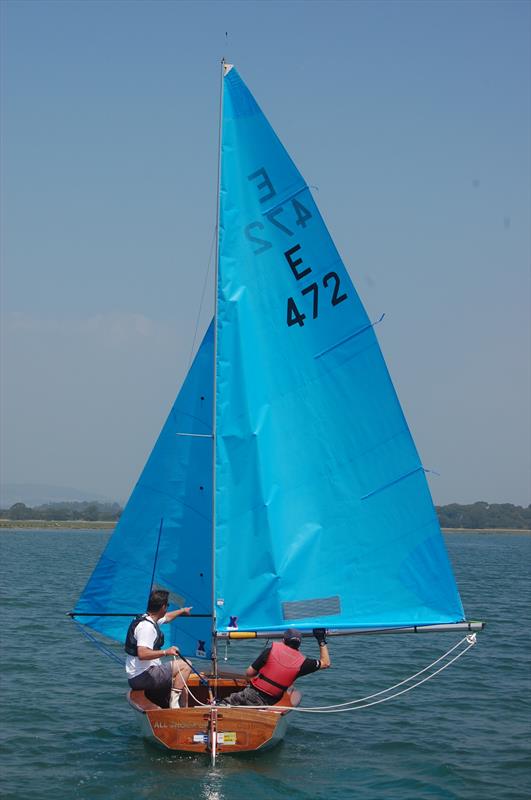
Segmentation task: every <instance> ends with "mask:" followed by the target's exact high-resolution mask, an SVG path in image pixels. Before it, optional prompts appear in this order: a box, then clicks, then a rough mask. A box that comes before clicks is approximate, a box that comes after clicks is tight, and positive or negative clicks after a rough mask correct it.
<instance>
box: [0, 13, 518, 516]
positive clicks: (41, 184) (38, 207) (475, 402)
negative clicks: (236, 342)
mask: <svg viewBox="0 0 531 800" xmlns="http://www.w3.org/2000/svg"><path fill="white" fill-rule="evenodd" d="M0 7H1V15H2V65H1V67H2V69H1V103H2V108H1V111H2V123H1V156H2V174H1V187H0V188H1V234H2V251H1V265H2V336H1V346H2V351H1V370H2V376H1V377H2V389H1V392H2V394H1V407H0V408H1V441H2V447H1V480H2V481H3V482H5V483H31V484H46V485H57V486H68V487H75V488H79V489H80V490H83V491H84V492H89V493H90V492H93V493H95V494H98V495H100V496H105V497H109V498H110V499H117V500H119V501H124V500H125V499H126V498H127V496H128V495H129V493H130V491H131V489H132V488H133V486H134V484H135V482H136V480H137V478H138V476H139V474H140V471H141V469H142V467H143V464H144V462H145V460H146V458H147V456H148V455H149V452H150V450H151V448H152V446H153V444H154V442H155V439H156V437H157V435H158V432H159V430H160V428H161V426H162V424H163V422H164V419H165V417H166V415H167V413H168V411H169V409H170V407H171V405H172V403H173V401H174V399H175V396H176V394H177V392H178V389H179V386H180V384H181V382H182V380H183V378H184V376H185V375H186V372H187V368H188V365H189V363H190V358H191V354H192V353H193V351H194V348H195V347H197V344H198V339H200V337H201V335H202V333H203V332H204V330H205V329H206V327H207V325H208V321H209V319H210V317H211V314H212V310H213V300H212V298H213V286H212V276H213V265H212V257H211V256H212V241H213V236H214V231H215V216H216V204H217V194H216V192H217V188H216V184H217V175H216V170H217V137H218V115H219V72H220V66H219V65H220V60H221V58H222V57H223V56H224V57H225V58H226V59H227V60H228V61H229V62H231V63H234V64H236V66H237V67H238V70H239V72H240V74H241V75H242V77H243V79H244V80H245V81H246V83H247V84H248V86H249V88H250V89H251V91H252V92H253V94H254V95H255V97H256V99H257V101H258V103H259V104H260V106H261V108H262V110H263V111H264V113H265V114H266V115H267V116H268V118H269V121H270V122H271V124H272V126H273V128H274V129H275V130H276V132H277V134H278V135H279V137H280V138H281V140H282V142H283V143H284V145H285V146H286V148H287V150H288V152H289V153H290V155H291V156H292V158H293V160H294V161H295V163H296V165H297V166H298V168H299V169H300V171H301V172H302V174H303V175H304V177H305V179H306V181H307V183H308V184H309V185H310V186H312V187H313V191H314V196H315V199H316V201H317V203H318V205H319V207H320V209H321V212H322V214H323V216H324V218H325V221H326V222H327V225H328V227H329V230H330V232H331V234H332V237H333V238H334V241H335V243H336V245H337V247H338V249H339V252H340V254H341V256H342V258H343V260H344V262H345V264H346V266H347V268H348V270H349V272H350V275H351V277H352V279H353V281H354V284H355V285H356V288H357V289H358V292H359V294H360V296H361V298H362V300H363V302H364V304H365V307H366V309H367V312H368V314H369V317H370V318H371V319H378V318H379V317H380V316H381V314H382V313H384V312H385V314H386V316H385V320H384V322H383V323H382V324H381V325H378V327H377V329H376V333H377V336H378V338H379V341H380V344H381V347H382V351H383V353H384V357H385V359H386V361H387V364H388V367H389V370H390V373H391V376H392V378H393V382H394V384H395V387H396V389H397V392H398V395H399V398H400V401H401V403H402V406H403V409H404V412H405V415H406V418H407V420H408V423H409V426H410V428H411V431H412V433H413V436H414V439H415V442H416V444H417V448H418V450H419V453H420V455H421V458H422V461H423V463H424V466H425V467H426V468H428V469H431V470H434V471H435V472H436V473H438V475H431V476H430V488H431V491H432V495H433V498H434V501H435V503H437V504H445V503H450V502H458V503H471V502H475V501H478V500H486V501H488V502H493V503H494V502H511V503H516V504H520V505H527V504H528V503H529V502H531V497H530V494H531V491H530V487H531V468H530V455H531V433H530V416H531V412H530V407H531V402H530V401H531V398H530V362H531V353H530V341H531V336H530V310H531V309H530V305H531V291H530V212H531V202H530V179H531V167H530V145H529V143H530V141H531V123H530V117H531V109H530V103H531V101H530V97H531V92H530V88H531V87H530V72H531V71H530V64H531V60H530V31H531V24H530V23H531V19H530V17H531V4H530V3H528V2H523V1H520V0H518V1H517V2H512V1H511V0H504V1H503V2H496V0H492V1H491V2H481V0H478V1H477V2H437V0H431V2H420V0H419V2H400V0H392V1H391V2H386V1H385V0H382V2H378V1H377V0H376V2H348V0H343V2H334V1H333V0H331V1H330V2H319V0H314V2H275V0H273V1H272V2H230V0H224V2H208V1H205V2H172V1H171V0H164V2H159V1H158V0H150V1H149V2H144V1H143V0H138V2H129V0H118V2H116V1H115V0H104V1H103V2H100V1H99V0H92V1H85V2H83V0H81V1H79V2H68V1H67V0H65V1H63V2H48V1H47V0H39V2H36V1H35V0H33V1H31V2H27V0H16V2H13V1H12V0H3V2H2V3H1V4H0ZM196 330H197V335H195V332H196Z"/></svg>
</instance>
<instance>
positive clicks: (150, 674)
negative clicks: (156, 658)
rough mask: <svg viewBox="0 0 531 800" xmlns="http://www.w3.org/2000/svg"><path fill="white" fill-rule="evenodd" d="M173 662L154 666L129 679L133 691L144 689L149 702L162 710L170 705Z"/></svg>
mask: <svg viewBox="0 0 531 800" xmlns="http://www.w3.org/2000/svg"><path fill="white" fill-rule="evenodd" d="M172 677H173V674H172V665H171V661H167V662H165V663H164V664H153V666H151V667H149V669H146V670H144V672H141V673H140V675H136V676H135V677H134V678H129V686H130V687H131V689H142V690H143V691H144V692H145V695H146V697H147V699H148V700H151V702H152V703H156V704H157V705H158V706H161V707H162V708H168V707H169V705H170V691H171V686H172Z"/></svg>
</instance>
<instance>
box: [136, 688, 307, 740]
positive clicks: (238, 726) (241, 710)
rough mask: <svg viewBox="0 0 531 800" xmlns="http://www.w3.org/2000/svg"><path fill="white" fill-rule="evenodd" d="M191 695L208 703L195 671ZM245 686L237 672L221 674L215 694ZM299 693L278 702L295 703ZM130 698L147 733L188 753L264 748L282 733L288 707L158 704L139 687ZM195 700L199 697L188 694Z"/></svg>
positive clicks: (147, 737)
mask: <svg viewBox="0 0 531 800" xmlns="http://www.w3.org/2000/svg"><path fill="white" fill-rule="evenodd" d="M188 683H189V686H190V689H191V691H192V693H193V695H194V696H195V697H196V698H197V699H198V700H199V701H200V702H207V690H206V687H202V686H200V685H199V682H198V680H197V678H196V677H195V676H191V677H190V679H189V682H188ZM245 685H246V681H245V679H244V678H242V677H239V676H231V677H221V678H218V680H217V682H216V694H217V696H218V697H221V698H222V697H223V696H226V695H228V694H230V693H231V692H234V691H238V690H239V689H241V688H243V687H244V686H245ZM299 698H300V695H299V693H298V692H292V691H290V690H288V692H286V693H285V694H284V696H283V698H282V699H281V700H279V702H278V705H279V706H291V705H296V704H297V703H298V700H299ZM128 701H129V704H130V705H131V707H132V708H133V710H134V711H135V715H136V717H137V719H138V721H139V723H140V728H141V731H142V734H143V736H144V737H145V738H146V739H148V740H150V741H152V742H154V743H156V744H157V745H159V746H162V747H164V748H166V749H168V750H176V751H181V752H186V753H212V749H213V747H214V749H215V753H216V754H218V755H219V754H220V753H223V754H224V753H245V752H252V751H256V750H266V749H268V748H270V747H273V746H274V745H275V744H277V743H278V742H279V741H281V739H282V738H283V737H284V734H285V732H286V728H287V715H288V714H289V710H288V711H286V710H280V709H279V710H275V706H271V707H270V708H267V709H256V708H253V707H252V706H216V707H210V706H201V705H197V704H195V705H190V707H189V708H160V707H159V706H157V705H155V704H154V703H152V702H151V701H150V700H148V699H147V698H146V696H145V694H144V692H141V691H130V692H129V693H128ZM190 702H191V703H195V701H194V700H193V699H192V698H190Z"/></svg>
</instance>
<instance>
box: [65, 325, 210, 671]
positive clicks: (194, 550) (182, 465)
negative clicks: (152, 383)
mask: <svg viewBox="0 0 531 800" xmlns="http://www.w3.org/2000/svg"><path fill="white" fill-rule="evenodd" d="M213 361H214V326H213V325H210V328H209V330H208V331H207V333H206V335H205V338H204V340H203V342H202V344H201V347H200V348H199V351H198V353H197V355H196V357H195V360H194V363H193V364H192V367H191V369H190V372H189V373H188V376H187V378H186V380H185V382H184V384H183V386H182V388H181V391H180V392H179V395H178V397H177V400H176V401H175V404H174V406H173V408H172V410H171V412H170V414H169V416H168V419H167V420H166V423H165V425H164V427H163V429H162V431H161V433H160V436H159V438H158V440H157V442H156V444H155V447H154V449H153V452H152V453H151V455H150V457H149V459H148V461H147V463H146V466H145V467H144V470H143V472H142V475H141V476H140V479H139V481H138V483H137V485H136V487H135V489H134V490H133V493H132V495H131V497H130V499H129V502H128V503H127V505H126V507H125V509H124V511H123V514H122V516H121V519H120V522H119V523H118V525H117V527H116V530H115V532H114V534H113V535H112V537H111V539H110V540H109V543H108V545H107V547H106V549H105V551H104V553H103V555H102V556H101V558H100V560H99V562H98V564H97V566H96V569H95V570H94V572H93V574H92V576H91V578H90V580H89V582H88V584H87V586H86V587H85V590H84V591H83V594H82V595H81V597H80V599H79V602H78V604H77V606H76V608H75V611H74V613H75V614H79V613H83V614H87V613H88V614H94V616H91V617H83V616H82V617H76V619H77V621H78V622H80V623H83V624H85V625H89V626H90V627H91V628H93V629H94V630H96V631H99V632H100V633H103V634H105V635H106V636H108V637H110V638H111V639H115V640H117V641H120V642H123V641H125V634H126V631H127V627H128V625H129V623H130V621H131V618H132V616H133V615H134V614H139V613H143V612H144V611H145V610H146V607H147V600H148V596H149V592H150V589H151V586H152V585H153V587H154V588H164V589H169V590H170V592H171V594H170V609H172V608H174V607H175V606H176V605H177V606H181V605H186V606H193V609H192V614H194V615H204V616H203V617H196V616H193V617H177V619H176V620H174V622H172V623H171V624H170V625H166V626H164V632H165V636H166V643H167V644H175V645H177V646H178V647H179V648H180V650H181V652H182V653H183V654H184V655H187V656H199V657H205V658H206V657H209V656H210V653H211V627H212V619H211V614H212V435H211V434H212V402H213V397H212V395H213ZM189 434H195V435H189ZM106 614H117V615H118V614H129V615H131V616H129V617H127V616H125V617H123V616H98V615H106Z"/></svg>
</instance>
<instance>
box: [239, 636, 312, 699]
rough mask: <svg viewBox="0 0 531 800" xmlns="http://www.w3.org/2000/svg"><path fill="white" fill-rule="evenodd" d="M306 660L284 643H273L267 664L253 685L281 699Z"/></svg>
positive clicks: (253, 681)
mask: <svg viewBox="0 0 531 800" xmlns="http://www.w3.org/2000/svg"><path fill="white" fill-rule="evenodd" d="M305 660H306V658H305V656H303V654H302V653H299V651H298V650H294V649H293V648H292V647H288V645H287V644H284V642H273V644H272V645H271V652H270V654H269V656H268V659H267V661H266V663H265V664H264V666H263V667H262V668H261V669H260V672H259V673H258V675H256V677H254V678H252V679H251V683H252V685H253V686H254V688H255V689H258V691H260V692H265V693H266V694H268V695H271V696H273V697H275V696H277V695H278V697H281V696H282V694H283V693H284V692H285V691H286V689H288V688H289V687H290V686H291V684H292V683H293V681H294V680H295V678H296V677H297V675H298V674H299V670H300V668H301V667H302V665H303V664H304V662H305Z"/></svg>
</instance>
